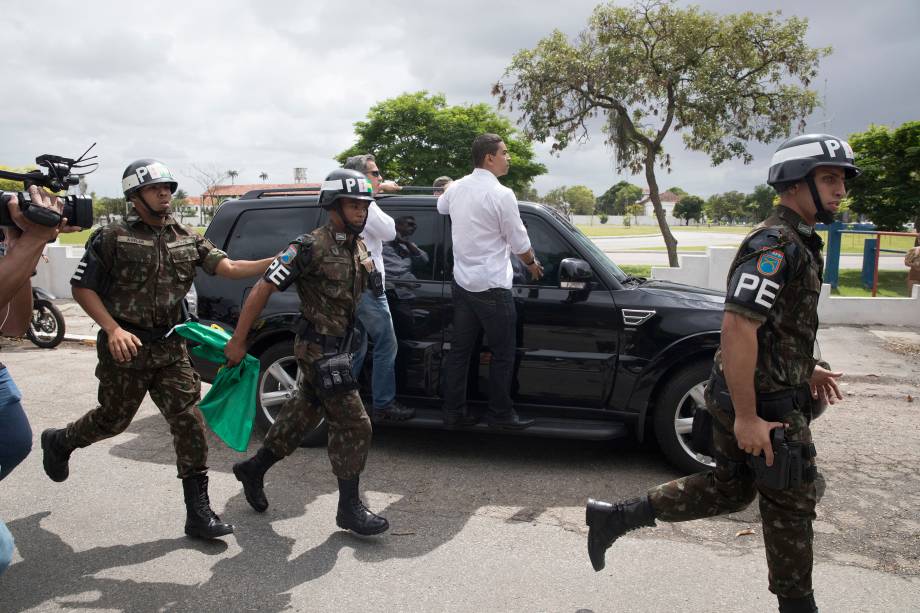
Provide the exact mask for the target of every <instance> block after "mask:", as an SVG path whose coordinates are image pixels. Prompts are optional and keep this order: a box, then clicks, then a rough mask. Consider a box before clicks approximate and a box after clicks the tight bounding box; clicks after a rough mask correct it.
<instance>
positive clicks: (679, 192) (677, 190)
mask: <svg viewBox="0 0 920 613" xmlns="http://www.w3.org/2000/svg"><path fill="white" fill-rule="evenodd" d="M665 191H668V192H671V193H672V194H674V195H675V196H681V197H683V196H689V195H690V194H688V193H687V192H685V191H684V190H683V189H681V188H679V187H677V186H676V185H675V186H673V187H669V188H668V189H666V190H665Z"/></svg>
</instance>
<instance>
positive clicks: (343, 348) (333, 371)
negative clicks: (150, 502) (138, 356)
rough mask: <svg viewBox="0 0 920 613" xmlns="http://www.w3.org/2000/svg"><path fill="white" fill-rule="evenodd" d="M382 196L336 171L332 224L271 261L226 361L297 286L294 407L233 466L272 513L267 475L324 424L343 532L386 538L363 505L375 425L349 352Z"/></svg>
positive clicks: (252, 498)
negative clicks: (371, 223) (370, 231)
mask: <svg viewBox="0 0 920 613" xmlns="http://www.w3.org/2000/svg"><path fill="white" fill-rule="evenodd" d="M373 200H374V198H373V188H372V187H371V184H370V182H369V181H367V179H366V178H365V176H364V175H363V174H361V173H360V172H358V171H356V170H347V169H339V170H334V171H333V172H332V173H330V174H329V176H328V177H326V180H325V181H324V182H323V186H322V191H320V194H319V204H320V206H322V207H323V208H324V209H326V210H327V211H329V223H328V224H326V225H325V226H323V227H322V228H317V229H316V230H314V231H313V232H311V233H310V234H305V235H303V236H300V237H298V238H297V239H295V240H294V241H293V242H292V243H291V244H290V246H289V247H288V248H287V249H286V250H285V251H283V252H282V253H281V254H280V255H279V256H278V257H277V258H275V261H274V262H272V264H271V266H269V268H268V270H267V271H266V273H265V276H264V277H263V278H262V280H260V281H259V282H258V283H257V284H256V286H255V287H254V288H253V290H252V292H250V294H249V297H247V298H246V302H245V304H244V305H243V310H242V312H241V313H240V319H239V322H238V323H237V327H236V330H235V331H234V333H233V338H231V339H230V341H229V342H228V343H227V347H226V349H225V350H224V353H225V354H226V356H227V361H228V363H229V364H231V365H232V364H236V363H237V362H239V361H240V360H242V359H243V356H244V355H245V354H246V336H247V335H248V334H249V330H250V329H251V328H252V325H253V323H254V322H255V319H256V317H258V315H259V314H260V313H261V312H262V309H263V308H264V307H265V304H266V303H267V302H268V299H269V297H270V296H271V295H272V294H273V293H275V292H279V291H283V290H284V289H286V288H287V287H289V286H291V285H295V286H296V288H297V294H298V296H299V297H300V311H301V318H302V319H301V321H300V326H299V328H298V331H297V336H296V338H295V340H294V354H295V356H296V357H297V366H298V369H299V373H298V377H297V382H298V383H297V392H296V394H295V395H294V397H293V398H291V399H289V400H287V401H286V402H285V403H284V405H283V406H282V408H281V412H280V413H279V414H278V417H277V418H276V420H275V423H274V424H272V427H271V428H270V429H269V431H268V434H267V435H266V436H265V440H264V442H263V444H262V447H261V448H260V449H259V450H258V452H257V453H256V454H255V455H254V456H253V457H251V458H250V459H248V460H246V461H245V462H240V463H238V464H234V466H233V473H234V474H235V475H236V478H237V479H238V480H239V481H240V482H241V483H242V484H243V492H244V494H245V495H246V500H247V501H248V502H249V504H250V505H251V506H252V508H253V509H255V510H256V511H258V512H260V513H261V512H263V511H265V509H267V508H268V500H267V499H266V497H265V490H264V477H265V473H266V471H268V469H269V468H270V467H271V466H272V465H273V464H275V463H276V462H277V461H278V460H280V459H281V458H283V457H285V456H288V455H290V454H291V453H293V452H294V451H295V450H296V449H297V447H298V446H299V445H300V442H301V441H302V440H303V436H304V433H305V432H308V431H309V430H312V429H313V428H315V427H316V426H317V425H318V424H319V422H320V420H321V419H322V418H323V417H325V418H326V421H327V422H328V423H329V445H328V451H329V460H330V462H331V464H332V472H333V473H334V474H335V476H336V477H338V482H339V504H338V512H337V513H336V518H335V521H336V524H337V525H338V526H339V527H340V528H342V529H345V530H352V531H353V532H356V533H357V534H362V535H371V534H380V533H381V532H384V531H386V530H387V528H389V524H388V523H387V520H386V519H384V518H382V517H380V516H378V515H375V514H374V513H372V512H371V511H369V510H368V509H367V507H365V506H364V503H363V502H362V501H361V498H360V497H359V495H358V476H359V475H360V474H361V471H362V470H364V463H365V461H366V460H367V451H368V448H369V447H370V443H371V422H370V419H369V418H368V416H367V412H366V411H365V410H364V405H363V404H362V403H361V397H360V396H359V395H358V392H357V384H356V381H355V379H354V377H353V376H352V372H351V354H350V353H349V351H350V345H351V339H352V337H353V334H354V325H355V309H356V307H357V305H358V300H359V299H360V298H361V293H362V292H363V291H364V289H365V288H366V287H367V280H368V277H369V275H371V274H374V272H375V269H374V263H373V260H371V257H370V254H369V253H368V252H367V249H366V248H365V245H364V242H363V241H362V240H361V239H360V238H359V237H358V235H359V234H360V233H361V231H362V230H363V229H364V224H365V222H366V221H367V211H368V207H369V206H370V204H371V202H373Z"/></svg>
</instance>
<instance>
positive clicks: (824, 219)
mask: <svg viewBox="0 0 920 613" xmlns="http://www.w3.org/2000/svg"><path fill="white" fill-rule="evenodd" d="M805 184H806V185H808V190H809V191H810V192H811V199H812V200H814V202H815V211H816V213H815V219H817V220H818V221H820V222H821V223H825V224H831V223H834V214H833V213H831V212H830V211H828V210H827V209H825V208H824V203H822V202H821V196H819V195H818V186H817V185H815V178H814V176H812V175H810V174H809V175H808V176H807V177H805Z"/></svg>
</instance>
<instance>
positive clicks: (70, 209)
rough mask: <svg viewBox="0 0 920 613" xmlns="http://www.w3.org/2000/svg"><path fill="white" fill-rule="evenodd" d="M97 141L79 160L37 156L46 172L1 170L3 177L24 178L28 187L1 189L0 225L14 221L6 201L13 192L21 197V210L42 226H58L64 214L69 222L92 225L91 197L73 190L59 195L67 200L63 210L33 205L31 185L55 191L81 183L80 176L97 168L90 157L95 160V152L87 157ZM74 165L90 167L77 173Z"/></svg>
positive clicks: (78, 224)
mask: <svg viewBox="0 0 920 613" xmlns="http://www.w3.org/2000/svg"><path fill="white" fill-rule="evenodd" d="M95 145H96V144H95V143H93V145H92V146H91V147H90V148H89V149H87V150H86V152H85V153H84V154H83V155H81V156H80V157H79V158H77V159H76V160H74V159H71V158H65V157H61V156H57V155H50V154H45V155H40V156H38V157H37V158H35V163H36V164H38V165H39V166H41V167H43V168H45V169H46V172H42V171H41V170H32V171H29V172H26V173H19V172H9V171H6V170H0V178H3V179H13V180H14V181H21V182H22V184H23V187H24V188H25V190H24V191H21V192H6V191H4V192H0V226H12V225H14V223H13V218H12V217H11V216H10V212H9V209H8V207H7V203H8V202H9V200H10V198H11V197H12V196H16V197H17V198H18V200H19V210H21V211H22V214H23V215H24V216H25V218H26V219H28V220H29V221H31V222H32V223H37V224H40V225H43V226H56V225H58V224H59V223H61V218H62V217H66V218H67V223H68V225H71V226H80V227H81V228H83V229H88V228H90V227H92V225H93V200H92V198H89V197H87V196H75V195H70V194H68V195H66V196H59V198H60V199H62V200H63V201H64V206H63V207H62V208H63V211H62V213H58V212H57V211H54V210H51V209H48V208H46V207H43V206H38V205H34V204H33V203H32V197H31V196H30V195H29V192H28V189H29V187H31V186H32V185H37V186H39V187H44V188H46V189H48V190H50V191H52V192H59V191H62V190H66V189H67V188H69V187H71V186H73V185H77V184H79V183H80V177H81V176H82V175H85V174H89V173H90V172H92V171H93V170H95V169H96V166H97V165H98V164H96V163H95V162H90V160H94V159H95V158H96V156H92V157H90V158H87V157H86V154H87V153H89V151H90V149H92V148H93V147H94V146H95ZM74 168H78V169H84V168H89V170H86V171H84V172H79V173H76V172H74V171H73V169H74Z"/></svg>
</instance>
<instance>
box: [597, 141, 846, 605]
mask: <svg viewBox="0 0 920 613" xmlns="http://www.w3.org/2000/svg"><path fill="white" fill-rule="evenodd" d="M858 174H859V169H858V168H857V167H856V166H855V165H854V161H853V150H852V149H851V148H850V146H849V144H848V143H847V142H846V141H844V140H841V139H839V138H836V137H834V136H828V135H825V134H809V135H805V136H799V137H796V138H792V139H789V140H787V141H786V142H784V143H783V144H782V145H780V147H779V149H778V150H777V151H776V153H775V154H774V155H773V160H772V163H771V166H770V172H769V178H768V181H767V182H768V183H769V184H770V185H771V186H772V187H773V188H774V189H775V190H776V192H777V193H778V194H779V197H780V203H779V206H777V207H776V208H775V209H774V211H773V214H772V215H771V216H770V217H769V218H768V219H767V220H766V221H764V222H763V223H762V224H760V225H759V226H758V227H757V228H755V229H754V230H753V231H752V232H751V233H750V234H748V236H747V237H746V238H745V239H744V241H743V242H742V243H741V247H740V248H739V249H738V254H737V255H736V256H735V260H734V262H733V263H732V266H731V268H730V270H729V274H728V291H727V293H726V297H725V316H724V319H723V321H722V343H721V347H720V348H719V350H718V351H717V352H716V356H715V361H714V365H713V371H712V376H711V377H710V379H709V383H708V385H707V387H706V393H705V398H706V409H707V411H708V412H709V413H710V414H711V416H712V422H713V426H712V434H713V446H714V452H713V453H714V456H715V461H716V467H715V469H714V470H711V471H708V472H702V473H698V474H695V475H691V476H689V477H684V478H682V479H678V480H676V481H672V482H670V483H665V484H663V485H660V486H658V487H655V488H653V489H651V490H650V491H649V492H648V494H647V495H646V496H643V497H641V498H635V499H632V500H627V501H624V502H618V503H615V504H609V503H606V502H600V501H596V500H592V499H589V500H588V505H587V510H586V520H587V524H588V526H589V528H590V530H589V532H588V555H589V557H590V559H591V564H592V566H593V567H594V569H595V570H598V571H599V570H601V569H602V568H603V567H604V553H605V551H606V550H607V548H608V547H610V546H611V545H612V544H613V542H614V541H615V540H616V539H617V538H619V537H620V536H622V535H623V534H625V533H626V532H628V531H630V530H633V529H636V528H639V527H642V526H654V525H655V520H656V519H659V520H662V521H668V522H676V521H687V520H691V519H700V518H703V517H713V516H716V515H722V514H725V513H734V512H737V511H740V510H742V509H744V508H746V507H747V506H748V505H749V504H750V503H751V502H753V500H754V498H755V496H756V494H758V493H759V494H760V514H761V518H762V522H763V537H764V545H765V547H766V554H767V567H768V568H769V585H770V591H771V592H773V593H774V594H776V596H777V598H778V600H779V610H780V611H781V612H784V613H785V612H799V611H804V612H809V613H811V612H813V611H817V610H818V608H817V605H816V604H815V599H814V593H813V590H812V581H811V579H812V563H813V552H812V541H813V534H812V526H811V524H812V520H814V518H815V505H816V504H817V499H818V493H817V490H818V487H816V479H817V480H818V482H819V483H820V475H819V474H818V472H817V467H816V465H815V459H814V457H815V451H814V445H813V444H812V437H811V430H810V429H809V424H810V422H811V420H812V419H813V417H815V416H816V414H817V411H816V410H815V409H816V407H817V406H818V405H819V404H820V403H823V402H829V403H831V404H833V403H834V402H835V401H836V400H839V399H842V396H841V395H840V392H839V390H838V388H837V383H836V379H837V377H839V376H841V375H842V373H839V372H831V371H830V370H828V369H827V368H826V367H825V366H826V364H823V363H818V361H817V360H816V359H815V358H814V357H813V355H814V344H815V336H816V334H817V330H818V295H819V294H820V290H821V282H822V274H823V269H824V261H823V259H822V257H821V248H822V246H823V243H822V240H821V238H820V236H818V234H817V233H816V232H815V229H814V226H815V223H816V222H819V221H820V222H822V223H830V222H831V221H833V216H834V213H835V212H836V211H837V209H838V207H839V205H840V201H841V200H842V199H843V198H844V197H845V196H846V184H845V180H847V179H851V178H853V177H855V176H857V175H858ZM774 429H778V432H773V431H774ZM771 438H772V439H773V440H772V441H771ZM782 439H784V440H782ZM774 452H776V453H775V454H774ZM761 454H762V455H761ZM774 455H775V457H774ZM774 459H775V460H776V462H774Z"/></svg>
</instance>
